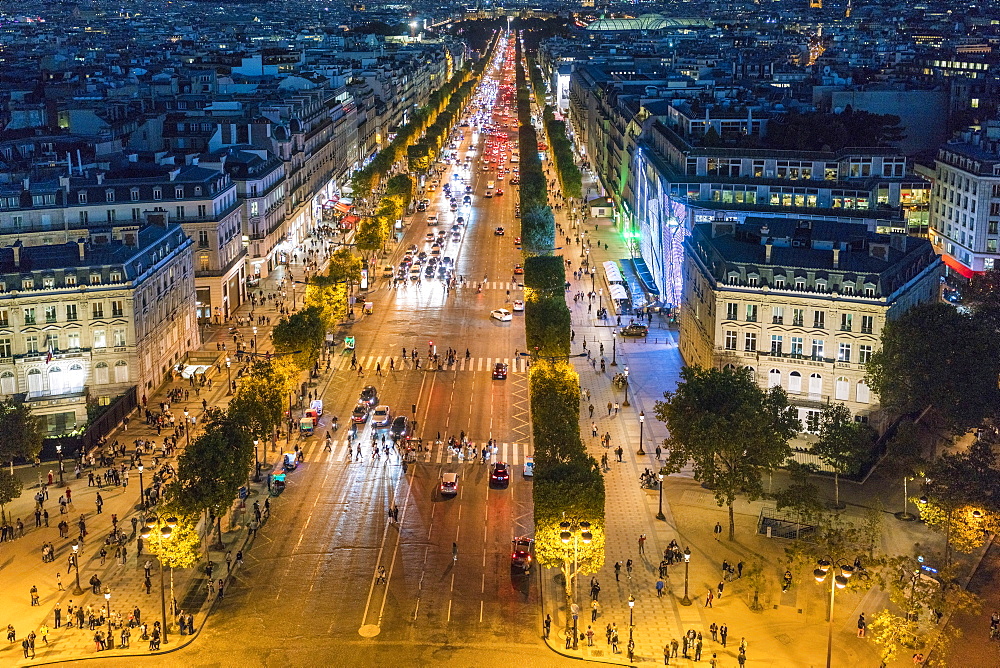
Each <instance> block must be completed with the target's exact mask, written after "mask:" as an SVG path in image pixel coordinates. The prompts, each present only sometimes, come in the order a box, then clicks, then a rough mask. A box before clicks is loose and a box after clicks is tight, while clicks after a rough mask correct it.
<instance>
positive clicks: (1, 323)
mask: <svg viewBox="0 0 1000 668" xmlns="http://www.w3.org/2000/svg"><path fill="white" fill-rule="evenodd" d="M7 313H8V311H7V309H0V327H10V317H9V316H8V315H7Z"/></svg>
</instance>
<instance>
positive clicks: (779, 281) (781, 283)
mask: <svg viewBox="0 0 1000 668" xmlns="http://www.w3.org/2000/svg"><path fill="white" fill-rule="evenodd" d="M774 287H775V288H777V289H778V290H781V289H783V288H784V287H785V277H784V276H775V277H774Z"/></svg>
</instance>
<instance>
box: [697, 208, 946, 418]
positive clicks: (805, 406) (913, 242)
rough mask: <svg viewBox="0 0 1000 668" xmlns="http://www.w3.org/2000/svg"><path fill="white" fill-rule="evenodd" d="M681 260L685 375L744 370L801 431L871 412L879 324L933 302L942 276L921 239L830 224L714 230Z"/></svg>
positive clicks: (702, 232)
mask: <svg viewBox="0 0 1000 668" xmlns="http://www.w3.org/2000/svg"><path fill="white" fill-rule="evenodd" d="M685 249H686V255H685V261H684V291H683V304H682V309H681V312H680V350H681V355H682V356H683V358H684V361H685V363H687V364H689V365H699V366H702V367H716V368H721V367H723V366H726V365H730V364H731V365H736V366H740V367H744V366H745V367H749V368H750V369H751V370H752V371H753V373H754V377H755V378H756V379H757V382H758V383H759V384H760V385H761V386H762V387H775V386H780V387H782V388H784V389H785V391H786V392H787V393H788V397H789V401H790V403H792V404H793V405H794V406H796V407H797V409H798V412H799V418H800V419H801V420H803V424H805V425H806V426H807V428H808V427H809V426H810V425H813V424H814V420H815V418H816V417H817V415H818V413H819V412H820V411H821V410H822V408H823V406H825V405H827V404H829V403H833V402H836V403H844V404H846V405H847V407H848V408H850V409H851V411H852V412H854V413H855V414H859V415H867V414H869V413H871V412H872V411H874V410H876V409H877V407H878V397H877V396H875V395H874V394H873V393H872V391H871V389H870V388H869V387H868V385H867V383H866V382H865V364H866V363H867V362H868V361H869V359H871V355H872V353H874V352H875V351H876V350H878V348H879V340H880V336H881V334H882V329H883V327H884V326H885V323H886V321H887V320H891V319H892V318H895V317H898V316H899V315H900V314H902V313H903V312H905V311H906V310H908V309H910V308H912V307H913V306H915V305H917V304H921V303H925V302H931V301H934V300H936V299H937V298H938V291H939V283H940V276H941V274H942V271H943V265H942V263H941V260H940V259H939V258H938V256H937V255H936V254H935V253H934V250H933V248H932V247H931V244H930V242H928V241H927V240H926V239H919V238H915V237H910V236H906V235H903V234H892V235H882V234H877V233H874V232H871V231H868V230H866V229H864V227H861V226H858V225H854V224H850V223H841V222H836V221H817V220H794V219H790V218H748V219H746V220H745V221H744V222H733V221H725V220H721V219H720V220H717V221H713V222H711V223H700V224H697V225H695V226H694V229H693V231H692V234H691V236H690V237H689V238H688V240H687V241H686V243H685Z"/></svg>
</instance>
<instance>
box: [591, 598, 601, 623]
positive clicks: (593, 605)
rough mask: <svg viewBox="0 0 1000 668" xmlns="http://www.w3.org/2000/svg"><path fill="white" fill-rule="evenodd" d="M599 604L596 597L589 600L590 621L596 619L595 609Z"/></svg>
mask: <svg viewBox="0 0 1000 668" xmlns="http://www.w3.org/2000/svg"><path fill="white" fill-rule="evenodd" d="M599 605H600V604H599V603H598V602H597V599H596V598H595V599H594V600H592V601H591V602H590V621H592V622H596V621H597V609H598V607H599Z"/></svg>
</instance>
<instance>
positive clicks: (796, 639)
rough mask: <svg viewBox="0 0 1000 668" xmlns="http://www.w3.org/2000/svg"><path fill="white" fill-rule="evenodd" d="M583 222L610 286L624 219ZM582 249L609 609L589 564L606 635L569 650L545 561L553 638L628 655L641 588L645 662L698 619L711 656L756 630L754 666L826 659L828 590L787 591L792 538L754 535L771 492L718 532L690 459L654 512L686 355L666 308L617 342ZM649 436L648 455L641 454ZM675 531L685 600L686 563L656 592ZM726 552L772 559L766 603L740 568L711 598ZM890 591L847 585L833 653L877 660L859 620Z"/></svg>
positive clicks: (582, 335)
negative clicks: (629, 566) (638, 333)
mask: <svg viewBox="0 0 1000 668" xmlns="http://www.w3.org/2000/svg"><path fill="white" fill-rule="evenodd" d="M549 171H550V172H552V170H549ZM552 173H553V176H550V177H549V178H554V172H552ZM584 177H585V182H584V191H585V192H586V191H587V190H588V188H592V187H595V186H594V185H593V184H592V183H588V182H592V180H593V177H592V176H590V175H588V174H586V173H585V175H584ZM555 215H556V222H557V224H560V225H562V226H563V234H562V236H565V235H570V236H572V235H573V229H572V224H571V223H570V221H569V212H568V211H567V210H566V209H565V208H564V209H562V210H560V211H556V212H555ZM595 222H596V224H597V225H598V227H597V229H596V230H595V229H594V227H593V225H594V224H595ZM584 227H585V228H586V229H587V232H588V234H587V238H589V239H590V240H592V241H593V242H594V243H593V246H592V247H591V249H590V254H589V255H590V262H591V265H592V266H593V265H596V266H597V267H598V275H597V276H596V277H595V278H594V279H593V280H594V283H595V285H593V289H595V290H596V289H598V288H603V289H604V294H608V285H607V284H606V282H605V279H604V276H603V272H601V271H600V264H601V263H602V262H604V261H606V260H617V259H620V258H622V257H627V256H628V251H627V249H626V248H625V247H624V244H623V242H622V239H621V236H620V235H619V233H618V230H617V229H616V228H615V227H614V226H613V225H611V224H610V222H609V221H607V220H600V221H593V220H591V221H589V222H588V224H587V225H584ZM598 242H599V243H598ZM604 243H607V244H608V250H607V251H605V250H604V245H603V244H604ZM582 249H583V246H582V245H577V244H574V247H571V248H570V249H568V250H567V251H566V252H564V256H565V257H566V259H568V260H570V261H571V262H572V266H571V267H570V268H569V269H568V270H567V280H568V281H569V282H570V284H571V285H570V288H569V290H568V291H567V303H568V305H569V307H570V310H571V312H572V318H573V329H574V333H575V336H574V342H573V352H574V353H579V352H584V347H583V344H584V341H586V344H587V348H588V349H589V350H590V351H591V352H592V358H593V359H594V360H595V366H596V368H595V366H592V365H591V362H590V360H588V359H586V358H575V359H574V362H575V364H576V370H577V372H578V373H579V374H580V383H581V387H582V388H584V389H585V390H589V393H590V398H589V400H587V398H586V392H585V394H584V401H583V402H582V404H581V415H580V427H581V433H582V434H583V435H584V439H585V442H586V443H587V445H588V450H589V452H590V454H591V455H593V456H594V457H595V458H596V459H597V460H598V461H600V459H601V457H602V455H604V454H607V456H608V459H609V460H610V462H611V463H610V466H609V469H608V470H607V471H606V476H605V484H606V492H607V501H606V504H605V522H606V527H607V536H606V548H605V564H604V567H603V568H602V569H601V571H600V572H599V573H597V574H596V575H595V576H594V577H596V579H597V580H598V581H599V583H600V585H601V588H602V589H601V592H600V596H599V606H600V607H599V614H598V616H597V619H596V621H595V622H592V621H591V610H590V596H589V589H590V587H589V583H590V576H587V575H583V576H581V577H580V578H578V592H577V594H576V596H575V600H576V602H577V603H578V604H579V605H580V607H581V613H580V617H579V620H578V629H579V631H580V632H582V633H586V632H587V629H588V626H590V627H593V631H594V635H595V641H594V646H593V647H589V646H587V643H586V641H583V642H580V643H579V649H577V650H573V649H569V650H567V649H565V646H566V645H565V631H564V629H565V628H566V627H567V625H569V626H571V625H572V620H570V619H568V613H567V610H566V606H565V597H564V595H563V589H562V584H561V581H560V579H557V577H556V576H557V575H558V572H557V571H555V570H550V569H542V570H541V579H542V591H543V597H542V598H543V611H542V614H543V616H544V614H546V613H548V614H551V615H552V618H553V632H552V634H551V636H550V638H549V641H548V643H549V646H550V647H551V648H552V649H553V650H554V651H556V652H558V653H560V654H564V655H566V656H573V657H579V658H585V659H589V660H594V661H602V662H610V663H627V662H628V657H627V654H626V650H625V647H626V645H627V643H628V638H629V618H630V610H629V606H628V598H629V595H632V596H634V597H635V607H634V609H632V610H631V614H632V616H633V621H634V627H633V629H632V635H633V637H634V639H635V645H636V648H635V651H636V657H635V660H636V661H643V662H648V661H656V662H658V663H659V662H662V661H663V647H664V645H665V644H667V643H669V642H670V641H671V640H674V639H676V640H677V641H678V643H680V642H681V637H682V635H683V634H684V633H685V632H686V631H688V630H689V629H693V630H694V631H695V632H699V633H701V634H702V635H703V651H702V653H701V660H702V661H704V662H706V663H707V662H708V661H709V660H710V659H712V658H713V654H715V655H717V658H718V659H719V666H720V667H727V668H728V667H730V666H737V665H738V664H737V655H738V647H739V644H740V640H741V638H744V637H745V638H746V639H747V643H748V650H747V661H746V665H749V666H766V665H773V666H783V667H786V666H819V665H822V664H824V663H825V658H826V636H827V629H828V624H827V622H826V610H827V601H828V598H827V592H828V590H825V589H824V588H822V587H820V586H818V585H815V584H814V583H813V582H812V581H811V580H810V581H809V582H797V583H796V584H795V585H794V586H793V587H792V589H790V590H789V592H787V593H785V594H782V593H781V591H780V582H779V578H780V573H781V572H783V570H784V566H783V559H784V547H785V543H784V542H782V541H778V540H771V541H769V540H768V539H766V538H764V537H762V536H758V535H757V534H756V520H757V514H758V513H759V509H760V506H761V505H762V504H761V503H760V502H758V503H753V504H751V503H748V502H746V501H745V500H742V499H740V500H737V503H736V514H737V515H736V521H737V540H735V541H733V542H729V541H728V540H725V538H723V540H722V541H720V542H718V543H717V542H716V541H715V537H714V535H713V531H712V529H713V527H714V525H715V523H716V522H722V524H723V526H724V527H725V526H727V516H726V511H725V508H720V507H719V506H718V505H717V504H716V502H715V499H714V497H713V496H712V494H711V492H709V491H708V490H705V489H703V488H702V487H701V486H700V485H699V484H698V483H697V482H695V481H694V480H693V479H692V478H691V475H690V472H682V473H681V474H678V475H675V476H671V477H670V478H668V479H667V481H666V484H665V485H664V490H663V497H662V510H663V513H664V516H665V518H666V519H665V520H663V521H661V520H657V519H656V514H657V512H658V510H659V507H660V496H659V492H658V491H657V490H655V489H643V488H641V486H640V484H639V476H640V474H641V473H642V471H643V470H644V469H646V468H649V469H651V470H653V471H656V470H658V468H659V464H657V462H656V457H655V448H656V446H657V445H658V444H662V442H663V439H664V438H665V437H666V436H667V432H666V427H665V425H663V424H662V423H661V422H659V421H658V420H657V419H656V417H655V415H654V406H655V402H656V401H658V400H662V398H663V392H664V391H668V390H672V389H673V388H674V387H675V386H676V383H677V381H678V380H679V372H680V368H681V366H682V365H683V361H682V360H681V357H680V353H679V350H678V347H677V331H676V330H674V329H670V328H669V327H667V324H666V320H665V318H664V317H662V316H660V315H654V316H653V319H652V322H651V323H650V332H649V336H648V338H647V339H645V340H643V339H638V340H635V339H622V338H621V337H618V339H617V341H616V342H613V341H614V339H615V337H614V334H613V332H614V330H615V329H616V318H615V316H616V314H615V313H614V312H613V310H612V305H610V304H608V303H607V302H605V303H604V306H605V307H607V308H608V309H609V318H608V319H607V320H605V321H603V322H602V321H599V320H597V318H596V317H595V316H596V312H597V308H598V301H597V298H595V299H594V302H593V307H592V312H588V308H587V306H588V303H589V300H588V299H587V298H586V297H585V298H584V299H582V300H580V301H574V300H573V295H574V294H576V293H578V292H583V293H584V294H586V293H588V292H590V291H591V289H592V279H591V278H589V277H584V278H583V280H580V281H576V280H574V279H573V277H572V272H573V269H576V268H578V267H579V263H580V260H581V258H580V254H581V251H582ZM626 318H627V316H625V317H623V318H622V321H623V322H622V324H623V325H624V324H627V322H628V320H627V319H626ZM601 343H603V345H604V359H605V361H606V371H605V372H604V373H601V371H600V359H601V356H600V354H599V346H600V344H601ZM613 357H614V358H616V361H617V366H611V361H612V359H613ZM626 366H628V368H629V387H628V390H629V395H628V401H629V403H630V405H629V406H625V393H624V391H623V390H619V389H617V388H615V387H613V385H612V383H611V379H612V377H613V375H614V374H615V373H617V372H620V371H622V370H624V369H625V367H626ZM609 402H611V405H612V410H611V414H610V415H609V413H608V408H607V405H608V403H609ZM616 402H617V403H618V405H619V409H618V410H617V411H615V409H614V405H615V403H616ZM590 404H593V405H594V407H595V409H594V417H593V419H591V418H590V415H589V406H590ZM640 414H644V418H645V420H644V422H643V423H641V424H640V421H639V416H640ZM592 423H596V424H597V428H598V433H599V434H601V435H603V434H605V433H610V434H611V446H610V448H609V449H605V448H604V447H602V445H601V443H600V440H599V439H598V438H593V437H591V425H592ZM640 435H641V438H642V445H643V449H644V451H645V453H646V454H645V455H637V454H636V453H637V451H638V449H639V440H640ZM619 445H620V446H621V447H622V448H623V450H624V457H623V462H622V463H617V462H615V461H614V460H615V454H614V450H615V448H616V447H618V446H619ZM842 487H844V485H843V484H842ZM899 524H900V525H902V524H904V523H899ZM891 528H892V529H893V534H894V538H893V539H892V540H894V541H895V540H898V541H899V542H900V543H905V542H907V541H908V540H910V539H911V538H912V536H910V535H909V534H907V533H905V532H906V531H910V530H913V529H914V527H912V526H906V527H902V531H903V532H904V533H900V531H899V530H897V528H896V527H895V526H893V527H891ZM641 534H645V535H646V538H647V540H646V543H645V550H644V551H645V554H640V553H639V546H638V537H639V536H640V535H641ZM897 534H899V535H897ZM671 540H676V541H677V543H678V545H679V546H680V548H681V549H682V550H683V549H684V548H685V547H690V549H691V553H692V556H691V561H690V563H689V565H688V568H689V577H688V592H689V596H690V599H691V601H692V605H690V606H684V605H681V604H680V601H681V599H682V598H683V596H684V590H685V570H684V567H683V565H674V566H671V567H670V568H668V577H667V578H666V580H665V584H666V586H665V589H664V595H663V596H662V597H661V598H658V597H657V595H656V591H655V583H656V580H657V575H658V566H659V562H660V559H661V556H662V554H663V551H664V549H665V548H666V547H667V545H668V543H669V542H670V541H671ZM917 540H919V538H918V539H917ZM910 544H911V545H912V542H910ZM628 559H632V560H633V561H634V564H635V566H634V572H633V573H632V576H631V577H628V576H627V574H626V569H625V568H624V564H625V562H626V561H627V560H628ZM723 559H727V560H729V561H730V563H732V564H734V565H735V564H736V563H738V562H740V561H743V562H744V565H745V567H749V565H750V564H751V563H753V562H754V561H755V560H759V561H760V562H761V563H762V564H764V567H765V572H766V574H767V584H766V585H765V587H764V589H763V591H762V592H761V595H760V601H761V603H762V604H763V605H764V608H765V611H764V612H761V613H755V612H753V611H751V610H750V609H749V601H750V595H751V594H750V592H749V591H748V587H747V585H746V581H745V580H743V581H741V580H739V579H737V580H734V581H732V582H727V583H726V584H725V588H724V593H723V596H722V597H721V598H716V599H715V600H714V601H713V606H712V607H711V608H706V607H705V599H706V596H707V593H708V591H709V590H710V589H712V590H715V589H716V587H717V585H718V583H719V581H720V580H721V579H722V577H721V568H720V565H721V562H722V560H723ZM616 561H620V562H622V566H623V567H622V570H621V575H620V579H619V580H616V579H615V573H614V564H615V562H616ZM883 601H884V597H883V596H882V595H881V594H880V593H879V592H878V591H877V590H871V591H869V592H868V593H866V594H856V593H850V592H847V593H845V592H841V593H839V594H838V596H837V601H836V606H837V607H836V616H835V622H834V640H835V642H834V650H833V661H834V664H835V665H878V658H877V652H876V649H875V647H874V645H873V644H872V643H871V642H870V641H868V640H863V639H858V638H857V637H856V627H855V620H856V619H857V615H858V614H860V612H861V611H864V610H870V611H871V612H874V611H875V610H876V609H878V608H879V607H881V604H882V602H883ZM870 614H871V613H869V615H870ZM713 622H714V623H716V624H718V625H720V626H721V625H722V624H726V625H728V629H729V634H728V638H727V640H728V642H727V645H728V646H726V647H723V646H722V645H721V642H713V640H712V638H711V634H710V633H709V625H710V624H712V623H713ZM608 624H615V625H617V629H618V634H619V638H620V645H619V649H620V652H621V653H619V654H612V652H611V647H610V646H609V645H608V643H607V641H606V635H605V628H606V625H608ZM720 640H721V639H720ZM908 658H909V657H907V660H908ZM670 665H681V666H684V665H695V663H694V661H693V654H692V658H691V659H683V658H681V657H680V656H678V658H676V659H671V664H670Z"/></svg>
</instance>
